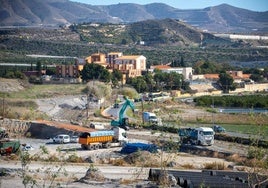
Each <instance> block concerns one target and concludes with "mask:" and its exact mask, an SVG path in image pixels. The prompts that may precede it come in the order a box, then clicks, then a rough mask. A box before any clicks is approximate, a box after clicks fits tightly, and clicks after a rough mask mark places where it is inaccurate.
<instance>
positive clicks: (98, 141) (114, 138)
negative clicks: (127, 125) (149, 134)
mask: <svg viewBox="0 0 268 188" xmlns="http://www.w3.org/2000/svg"><path fill="white" fill-rule="evenodd" d="M127 141H128V139H127V137H126V131H125V130H124V129H122V128H120V127H114V128H113V129H112V130H102V131H95V132H84V133H82V134H81V135H80V136H79V143H80V144H81V148H82V149H85V150H97V149H99V148H110V147H116V146H122V145H123V144H124V143H125V142H127Z"/></svg>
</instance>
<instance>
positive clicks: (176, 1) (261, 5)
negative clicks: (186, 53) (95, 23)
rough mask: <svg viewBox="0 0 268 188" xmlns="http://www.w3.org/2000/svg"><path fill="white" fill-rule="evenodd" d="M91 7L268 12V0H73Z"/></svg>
mask: <svg viewBox="0 0 268 188" xmlns="http://www.w3.org/2000/svg"><path fill="white" fill-rule="evenodd" d="M71 1H75V2H81V3H86V4H91V5H112V4H118V3H136V4H141V5H145V4H149V3H165V4H167V5H170V6H172V7H174V8H178V9H202V8H206V7H210V6H217V5H220V4H223V3H226V4H229V5H232V6H235V7H239V8H244V9H248V10H253V11H259V12H263V11H268V0H135V1H133V0H132V1H131V0H71Z"/></svg>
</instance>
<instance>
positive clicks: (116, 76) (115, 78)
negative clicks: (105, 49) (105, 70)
mask: <svg viewBox="0 0 268 188" xmlns="http://www.w3.org/2000/svg"><path fill="white" fill-rule="evenodd" d="M122 78H123V74H122V73H121V72H120V71H119V70H117V69H114V70H113V72H112V84H113V87H116V86H119V82H120V81H122Z"/></svg>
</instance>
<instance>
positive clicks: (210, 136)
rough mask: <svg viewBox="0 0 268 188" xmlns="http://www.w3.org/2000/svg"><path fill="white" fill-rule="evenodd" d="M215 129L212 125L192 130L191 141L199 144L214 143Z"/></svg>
mask: <svg viewBox="0 0 268 188" xmlns="http://www.w3.org/2000/svg"><path fill="white" fill-rule="evenodd" d="M214 134H215V133H214V131H213V129H212V128H210V127H199V128H195V129H193V130H192V131H191V135H190V138H191V142H192V143H193V144H197V145H209V146H211V145H213V144H214Z"/></svg>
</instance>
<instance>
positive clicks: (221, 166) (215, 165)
mask: <svg viewBox="0 0 268 188" xmlns="http://www.w3.org/2000/svg"><path fill="white" fill-rule="evenodd" d="M204 169H209V170H226V169H227V166H226V165H225V163H224V162H212V163H205V164H204Z"/></svg>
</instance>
